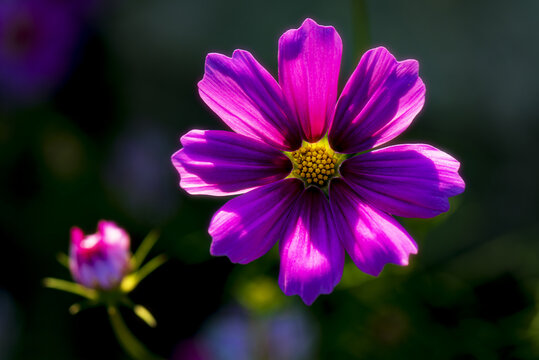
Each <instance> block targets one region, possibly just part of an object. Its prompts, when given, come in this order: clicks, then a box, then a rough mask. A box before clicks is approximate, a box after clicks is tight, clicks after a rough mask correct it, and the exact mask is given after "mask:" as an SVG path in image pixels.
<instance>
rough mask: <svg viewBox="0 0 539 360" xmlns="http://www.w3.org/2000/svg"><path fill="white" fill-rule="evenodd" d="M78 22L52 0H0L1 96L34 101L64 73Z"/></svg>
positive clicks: (71, 50)
mask: <svg viewBox="0 0 539 360" xmlns="http://www.w3.org/2000/svg"><path fill="white" fill-rule="evenodd" d="M78 31H79V25H78V24H77V22H76V21H75V17H74V16H73V14H72V9H71V6H67V5H66V4H62V3H61V2H57V1H51V0H5V1H1V2H0V98H5V99H6V98H7V99H10V100H12V99H14V100H18V101H23V100H33V99H35V98H39V97H40V96H43V95H45V94H46V93H47V92H48V91H49V90H51V89H52V88H54V87H55V86H56V85H57V83H58V81H59V80H60V79H61V78H62V76H64V74H65V73H66V72H67V70H68V67H69V64H70V61H71V56H72V52H73V49H74V46H75V41H76V38H77V34H78Z"/></svg>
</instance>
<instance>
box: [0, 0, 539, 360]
mask: <svg viewBox="0 0 539 360" xmlns="http://www.w3.org/2000/svg"><path fill="white" fill-rule="evenodd" d="M105 3H106V4H105ZM102 5H103V6H102V7H101V8H100V11H96V12H95V13H94V14H93V15H92V16H91V17H88V18H86V19H85V20H84V26H83V31H82V32H81V35H80V38H79V43H78V46H77V48H76V51H75V53H74V54H73V59H72V61H71V67H70V70H69V72H68V74H67V75H66V76H65V78H63V79H60V80H59V83H58V84H57V85H56V88H55V91H54V92H53V93H51V94H50V95H49V97H47V98H44V99H42V100H41V101H39V102H36V103H33V104H25V105H24V106H23V105H20V106H10V107H5V108H1V109H0V166H1V167H0V168H1V172H2V176H1V177H0V199H1V201H0V237H1V239H2V254H3V260H2V261H1V262H0V274H1V275H0V335H2V336H0V358H1V359H11V358H13V359H47V358H53V359H58V360H61V359H95V358H114V359H122V358H124V357H125V355H124V354H123V353H122V351H121V349H120V348H119V346H118V345H117V344H116V342H115V340H114V335H113V333H112V330H111V329H110V327H109V326H108V324H107V314H106V312H102V311H100V309H88V310H85V311H84V312H81V313H80V314H78V315H77V316H70V315H69V313H68V311H67V309H68V307H69V306H70V305H71V304H72V303H73V301H74V300H75V298H74V296H71V295H68V294H61V293H57V292H54V291H51V290H48V289H43V288H42V286H41V279H42V278H43V277H45V276H53V277H58V278H66V277H67V276H68V273H67V272H66V271H65V269H62V268H61V267H60V266H58V264H57V263H56V259H55V257H56V254H57V253H58V252H61V251H64V252H65V251H66V250H67V247H68V237H69V236H68V231H69V228H70V227H71V226H73V225H78V226H81V227H82V228H84V229H85V230H90V229H93V227H94V224H95V222H96V221H97V220H99V219H111V220H114V221H116V222H117V223H118V224H119V225H121V226H122V227H124V228H126V229H127V230H128V231H129V232H130V233H131V235H132V239H133V248H136V247H137V246H138V245H139V239H142V238H143V237H144V235H146V234H147V233H148V231H149V230H151V229H154V228H157V229H159V230H160V232H161V237H160V240H159V242H158V243H157V244H156V248H155V249H154V250H152V252H151V254H150V256H152V257H153V256H155V255H157V254H159V253H166V254H167V255H168V256H169V257H170V261H169V262H167V264H165V265H164V266H163V267H162V268H160V269H158V270H157V271H155V273H153V274H152V275H151V277H149V278H148V279H147V280H146V281H144V282H142V283H141V284H140V286H139V287H137V289H135V290H134V291H133V293H132V297H133V301H135V302H136V303H141V304H144V305H146V306H147V307H148V309H149V311H151V313H152V314H154V315H155V318H156V320H157V323H158V326H157V327H156V328H155V329H150V328H147V327H146V326H145V324H144V323H143V322H142V321H141V320H139V319H138V318H137V317H136V316H134V315H132V314H127V313H126V314H124V318H125V321H126V323H127V326H128V327H129V328H131V329H133V332H134V333H135V336H137V338H139V339H141V340H143V341H144V342H145V343H146V344H147V345H148V347H149V348H150V349H151V350H152V351H154V352H156V353H158V354H160V355H162V356H172V354H174V353H175V350H176V349H178V347H179V346H180V347H181V344H185V342H188V341H190V339H193V338H197V339H198V338H199V337H200V336H202V337H203V335H204V334H207V331H208V330H207V329H208V328H209V327H211V326H213V325H212V324H214V321H213V320H212V319H214V317H215V316H219V314H222V312H223V311H225V312H226V309H228V308H229V307H230V306H233V307H234V306H239V307H240V308H241V309H243V310H241V311H239V312H240V313H241V314H242V315H240V317H241V319H243V320H241V321H242V324H243V323H244V321H246V322H247V323H248V324H250V323H254V324H259V325H257V326H259V328H261V329H263V330H261V331H262V334H266V333H267V332H265V331H269V330H267V329H269V328H270V327H271V326H270V325H268V324H270V320H271V319H278V318H279V315H278V314H280V313H286V312H287V311H292V310H290V309H301V310H299V311H300V312H301V313H302V314H303V315H301V316H305V317H306V318H308V319H309V320H308V324H310V325H309V328H310V329H311V330H312V331H313V334H312V338H313V339H316V341H313V342H306V344H310V345H309V346H311V347H312V349H311V350H312V352H311V353H310V354H314V355H313V357H314V358H319V359H370V360H371V359H374V360H376V359H407V358H415V359H442V360H444V359H451V360H453V359H455V360H456V359H477V360H483V359H485V360H487V359H537V358H538V357H539V335H538V334H539V320H538V319H539V315H538V314H539V312H538V311H539V310H538V306H539V305H538V304H539V298H538V295H537V294H538V293H537V289H538V287H539V265H538V264H539V261H538V260H539V259H538V256H539V255H538V254H539V222H538V221H537V219H539V209H538V206H537V204H538V203H539V196H538V186H537V184H539V169H538V162H537V155H539V152H538V151H537V143H538V141H539V139H538V135H539V125H538V124H539V103H538V102H537V94H539V81H538V79H539V68H538V67H537V64H538V63H539V43H538V42H537V38H538V36H539V22H538V21H537V14H538V13H539V2H536V1H533V0H525V1H518V2H508V1H485V0H480V1H474V2H466V1H446V2H431V1H426V0H413V1H407V2H396V1H389V0H377V1H366V6H363V5H361V4H359V5H358V4H357V3H355V2H354V1H353V0H350V1H343V0H339V1H336V2H328V1H306V0H302V1H295V2H286V1H284V0H278V1H271V2H267V1H265V2H264V1H247V0H233V1H226V2H222V1H218V0H207V1H194V0H158V1H153V2H140V1H139V2H132V1H115V2H112V1H111V2H103V3H102ZM365 10H366V14H365ZM358 11H360V12H361V13H360V14H358V13H356V12H358ZM307 16H311V17H313V18H315V19H316V20H317V21H318V22H320V23H321V24H331V25H334V26H335V27H336V28H337V30H338V31H339V33H340V34H341V36H342V38H343V44H344V55H343V56H344V57H343V65H342V70H341V83H343V82H344V81H345V79H346V78H347V77H348V75H349V74H350V73H351V72H352V70H353V68H354V66H355V65H356V63H357V61H358V59H359V53H360V51H361V48H362V47H363V46H364V45H362V44H363V42H364V41H365V39H364V35H363V33H361V34H358V33H356V31H358V29H365V28H367V29H368V31H369V35H370V44H369V46H375V45H381V44H383V45H385V46H386V47H388V48H389V49H390V50H391V51H392V52H393V53H394V54H396V56H397V57H398V58H400V59H403V58H415V59H418V60H419V61H420V65H421V76H422V78H423V79H424V81H425V83H426V85H427V103H426V105H425V108H424V110H423V111H422V113H421V114H420V115H419V116H418V118H417V119H416V121H415V122H414V124H413V125H412V126H411V127H410V129H408V131H407V132H405V133H404V134H403V135H402V136H401V137H400V138H399V139H398V142H401V143H404V142H426V143H430V144H433V145H435V146H437V147H439V148H441V149H445V150H447V151H448V152H449V153H451V154H453V155H455V156H456V157H457V158H458V159H459V160H460V161H461V163H462V171H461V173H462V175H463V177H464V179H465V180H466V182H467V190H466V192H465V193H464V194H463V195H462V196H460V197H458V198H456V199H453V200H452V202H451V205H452V209H451V211H450V212H449V213H447V214H444V215H442V216H440V217H438V218H435V219H429V220H419V219H401V220H402V222H403V224H404V225H405V227H406V228H407V229H408V230H409V231H410V233H411V234H412V235H413V236H414V238H415V239H416V241H417V242H418V245H419V253H418V255H416V256H413V257H412V259H411V264H410V266H409V267H406V268H402V267H398V266H394V265H388V266H387V267H386V269H385V270H384V271H383V272H382V274H381V275H380V276H379V277H378V278H373V277H371V276H368V275H365V274H362V273H361V272H360V271H359V270H357V269H356V268H355V267H354V265H353V264H351V263H350V262H349V261H348V262H347V264H346V266H345V271H344V274H343V279H342V281H341V283H340V284H339V285H338V286H337V288H336V289H335V291H334V292H333V293H332V294H331V295H324V296H321V297H320V298H319V299H318V300H317V301H316V302H315V303H314V305H312V306H311V307H305V306H304V305H303V303H302V302H301V301H300V300H299V299H298V298H297V297H286V296H284V295H283V294H282V292H281V291H280V290H279V289H278V287H277V286H278V285H277V278H278V270H279V264H278V256H277V251H276V248H274V249H273V250H272V251H271V252H270V254H268V255H266V256H264V257H262V258H260V259H258V260H256V261H254V262H253V263H251V264H248V265H245V266H244V265H235V264H231V263H230V262H229V261H228V259H225V258H213V257H210V255H209V245H210V237H209V235H208V234H207V232H206V229H207V226H208V224H209V221H210V219H211V216H212V214H213V213H214V212H215V210H217V209H218V208H219V207H220V206H222V204H223V203H224V202H225V201H226V199H223V198H220V199H212V198H205V197H189V196H187V195H186V194H185V192H183V191H182V190H180V189H179V188H178V176H177V174H176V173H175V170H174V169H173V168H172V166H171V164H170V160H169V159H170V156H171V154H172V153H173V152H174V151H175V150H177V148H178V147H179V141H178V139H179V136H180V135H181V134H183V133H185V131H187V130H189V129H192V128H203V129H224V128H225V126H224V125H223V124H222V123H221V122H219V120H218V119H217V118H216V116H214V115H213V114H212V113H211V111H209V110H208V109H207V108H206V107H205V106H204V105H203V104H202V102H201V100H200V99H199V98H198V95H197V90H196V83H197V81H198V80H200V79H201V77H202V75H203V66H204V58H205V56H206V54H207V53H208V52H213V51H218V52H223V53H225V54H231V52H232V51H233V50H234V49H235V48H244V49H248V50H249V51H251V52H252V53H253V54H254V55H255V56H256V58H257V59H259V60H260V62H261V63H262V64H264V65H265V66H267V67H268V69H270V70H271V72H272V73H273V74H274V75H276V74H277V71H276V64H277V60H276V59H277V40H278V37H279V36H280V35H281V34H282V33H283V32H284V31H285V30H286V29H289V28H292V27H297V26H299V24H300V23H301V21H302V20H303V19H304V18H305V17H307ZM367 19H368V26H365V24H364V22H365V21H367ZM0 100H1V99H0ZM0 103H2V101H0ZM231 304H232V305H231ZM101 310H102V309H101ZM293 311H296V310H293ZM5 313H8V314H10V315H9V316H3V314H5ZM246 319H247V320H246ZM246 326H251V325H246ZM5 329H10V331H9V334H10V336H9V337H4V336H3V334H5V333H6V330H5ZM247 329H249V327H247ZM297 331H299V330H297ZM230 335H231V336H232V337H231V338H227V339H229V341H230V343H227V342H225V343H223V344H222V346H224V347H227V346H229V345H228V344H232V340H234V333H232V334H230ZM238 336H240V335H239V333H238ZM290 338H292V339H293V338H294V333H293V332H292V335H291V336H290ZM283 341H284V340H283ZM283 343H284V342H283ZM292 344H293V343H292ZM298 344H299V342H298ZM291 346H292V345H291ZM268 351H269V350H268ZM307 353H308V352H307ZM268 354H270V352H268ZM268 354H265V355H264V354H258V355H257V356H260V358H262V357H264V356H267V357H268V358H271V355H268Z"/></svg>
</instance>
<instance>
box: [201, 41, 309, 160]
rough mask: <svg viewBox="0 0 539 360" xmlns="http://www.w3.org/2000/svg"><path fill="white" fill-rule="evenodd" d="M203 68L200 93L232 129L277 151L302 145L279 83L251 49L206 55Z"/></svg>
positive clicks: (288, 149) (205, 101)
mask: <svg viewBox="0 0 539 360" xmlns="http://www.w3.org/2000/svg"><path fill="white" fill-rule="evenodd" d="M204 68H205V72H204V76H203V78H202V80H200V81H199V82H198V92H199V95H200V97H201V99H202V100H203V101H204V103H206V105H207V106H208V107H209V108H210V109H211V110H212V111H213V112H214V113H215V114H216V115H217V116H219V118H220V119H221V120H222V121H223V122H224V123H225V124H227V125H228V126H229V127H230V128H231V129H232V130H234V131H235V132H236V133H238V134H242V135H245V136H249V137H251V138H254V139H258V140H261V141H263V142H265V143H267V144H269V145H271V146H273V147H275V148H277V149H279V150H286V151H290V150H291V149H293V148H295V147H298V146H299V144H301V136H300V131H299V128H298V126H297V124H296V123H295V122H291V121H289V112H290V111H289V109H288V108H287V105H286V102H285V99H284V95H283V93H282V90H281V88H280V86H279V84H278V83H277V81H276V80H275V79H274V78H273V77H272V76H271V74H270V73H269V72H268V71H267V70H266V69H265V68H264V67H263V66H262V65H261V64H260V63H259V62H258V61H257V60H256V59H255V58H254V57H253V55H252V54H251V53H250V52H248V51H246V50H241V49H236V50H235V51H234V52H233V53H232V56H231V57H228V56H225V55H222V54H218V53H211V54H208V56H207V57H206V64H205V67H204Z"/></svg>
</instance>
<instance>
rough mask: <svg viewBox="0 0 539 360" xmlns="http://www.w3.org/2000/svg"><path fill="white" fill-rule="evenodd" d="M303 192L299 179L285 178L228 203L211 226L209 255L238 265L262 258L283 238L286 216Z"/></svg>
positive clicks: (216, 214)
mask: <svg viewBox="0 0 539 360" xmlns="http://www.w3.org/2000/svg"><path fill="white" fill-rule="evenodd" d="M302 189H303V184H302V182H301V181H300V180H298V179H285V180H282V181H279V182H275V183H273V184H269V185H265V186H262V187H259V188H258V189H255V190H253V191H250V192H248V193H247V194H243V195H241V196H238V197H237V198H234V199H232V200H230V201H229V202H227V203H226V204H225V205H224V206H223V207H222V208H220V209H219V210H218V211H217V212H216V213H215V215H214V216H213V219H212V220H211V223H210V228H209V230H208V231H209V233H210V235H211V236H212V238H213V242H212V244H211V250H210V251H211V254H212V255H215V256H221V255H225V256H228V257H229V258H230V261H232V262H235V263H240V264H246V263H248V262H251V261H253V260H255V259H257V258H259V257H260V256H262V255H264V254H265V253H266V252H268V251H269V249H271V248H272V246H273V245H274V244H275V243H276V242H277V240H278V239H280V238H282V231H283V230H284V229H283V227H284V226H283V225H286V219H287V215H288V213H289V212H290V209H291V207H292V205H293V203H294V201H295V200H296V199H297V198H298V197H299V196H300V195H301V190H302Z"/></svg>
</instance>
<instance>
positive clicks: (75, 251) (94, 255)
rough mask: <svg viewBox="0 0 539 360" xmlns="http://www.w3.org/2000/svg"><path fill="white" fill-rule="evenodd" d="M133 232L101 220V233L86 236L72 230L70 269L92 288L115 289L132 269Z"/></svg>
mask: <svg viewBox="0 0 539 360" xmlns="http://www.w3.org/2000/svg"><path fill="white" fill-rule="evenodd" d="M129 245H130V240H129V235H128V234H127V232H125V230H124V229H122V228H120V227H118V226H117V225H116V224H115V223H113V222H110V221H104V220H101V221H100V222H99V223H98V224H97V233H95V234H91V235H88V236H86V237H85V236H84V233H83V232H82V230H81V229H79V228H78V227H73V228H72V229H71V247H70V249H69V268H70V270H71V274H72V275H73V279H75V281H77V282H78V283H80V284H82V285H84V286H86V287H88V288H101V289H105V290H109V289H112V288H114V287H116V286H118V285H119V284H120V282H121V281H122V279H123V277H124V275H126V274H127V272H128V271H129V270H130V269H129V259H130V254H129Z"/></svg>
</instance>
